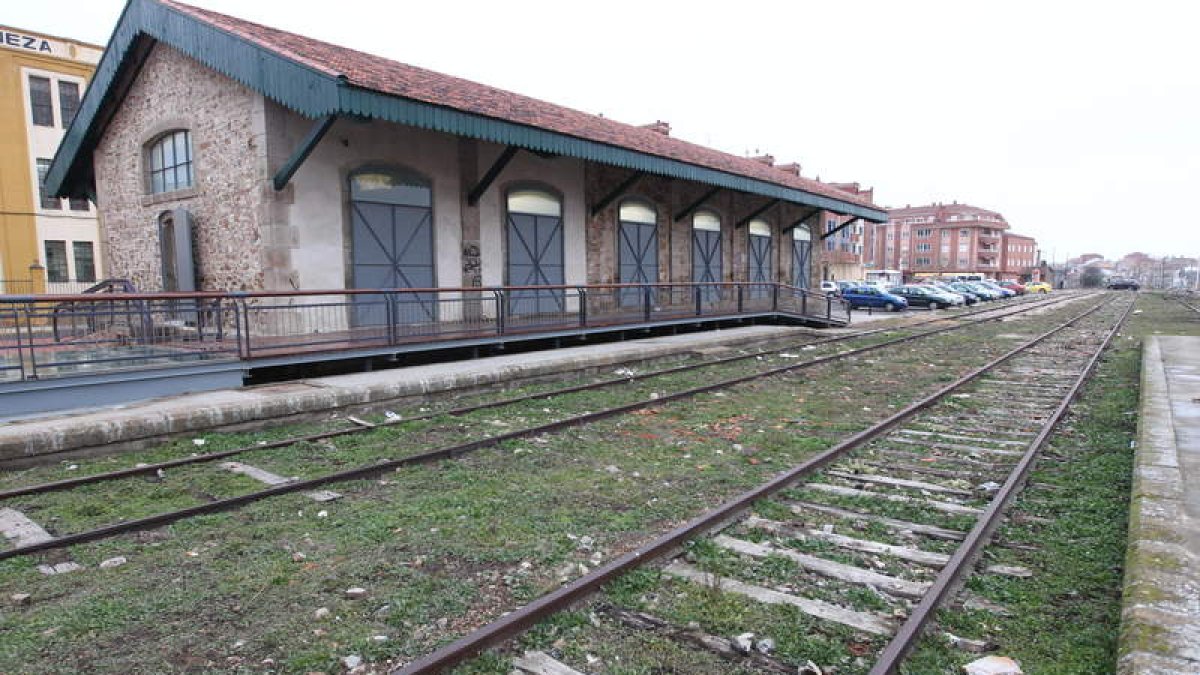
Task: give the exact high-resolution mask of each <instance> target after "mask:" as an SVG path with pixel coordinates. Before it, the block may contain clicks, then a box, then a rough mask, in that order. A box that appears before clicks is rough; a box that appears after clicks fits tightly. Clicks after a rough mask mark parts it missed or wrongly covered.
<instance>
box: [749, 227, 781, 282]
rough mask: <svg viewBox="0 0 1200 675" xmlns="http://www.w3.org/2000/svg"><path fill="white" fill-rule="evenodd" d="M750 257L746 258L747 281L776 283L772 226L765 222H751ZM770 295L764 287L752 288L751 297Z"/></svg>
mask: <svg viewBox="0 0 1200 675" xmlns="http://www.w3.org/2000/svg"><path fill="white" fill-rule="evenodd" d="M748 230H749V237H750V239H749V242H748V243H749V246H748V247H747V248H748V252H749V255H748V256H747V257H746V264H747V266H748V268H749V269H747V270H746V280H747V281H749V282H750V283H752V284H769V283H772V282H773V281H775V277H774V275H773V272H774V265H772V250H771V226H770V224H768V223H767V221H765V220H759V219H757V218H756V219H754V220H751V221H750V225H749V227H748ZM769 294H770V289H768V288H767V287H766V286H765V285H764V286H751V287H750V297H752V298H762V297H766V296H767V295H769Z"/></svg>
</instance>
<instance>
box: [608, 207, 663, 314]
mask: <svg viewBox="0 0 1200 675" xmlns="http://www.w3.org/2000/svg"><path fill="white" fill-rule="evenodd" d="M617 280H618V281H620V282H621V283H623V284H653V283H656V282H658V214H657V213H655V211H654V209H653V208H652V207H651V206H650V205H648V204H646V203H644V202H640V201H626V202H623V203H622V204H621V208H620V209H618V216H617ZM639 302H641V293H640V292H639V291H638V290H637V289H626V290H622V291H621V304H622V305H633V304H637V303H639Z"/></svg>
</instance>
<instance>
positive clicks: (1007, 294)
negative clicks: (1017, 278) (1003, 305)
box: [975, 281, 1017, 299]
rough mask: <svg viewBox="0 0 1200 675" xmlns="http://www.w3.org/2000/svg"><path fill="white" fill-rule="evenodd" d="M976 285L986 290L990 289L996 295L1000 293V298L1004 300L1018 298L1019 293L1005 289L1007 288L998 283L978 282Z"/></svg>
mask: <svg viewBox="0 0 1200 675" xmlns="http://www.w3.org/2000/svg"><path fill="white" fill-rule="evenodd" d="M975 283H977V284H980V285H982V286H983V287H984V288H986V289H988V290H990V291H994V292H996V293H999V294H1000V297H1001V298H1002V299H1004V298H1014V297H1016V295H1017V292H1016V291H1014V290H1011V289H1008V288H1005V287H1003V286H1001V285H1000V284H998V283H996V282H994V281H976V282H975Z"/></svg>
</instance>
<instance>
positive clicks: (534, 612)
mask: <svg viewBox="0 0 1200 675" xmlns="http://www.w3.org/2000/svg"><path fill="white" fill-rule="evenodd" d="M1110 301H1111V300H1110V299H1105V300H1102V301H1101V302H1100V303H1098V304H1096V305H1095V306H1094V307H1092V308H1091V309H1088V310H1087V311H1085V312H1083V313H1081V314H1078V315H1076V316H1075V317H1073V318H1071V319H1069V320H1068V321H1066V322H1065V323H1062V324H1060V325H1059V326H1058V327H1056V328H1053V329H1051V330H1050V331H1047V332H1045V333H1043V334H1041V335H1039V336H1037V337H1035V338H1033V339H1031V340H1029V341H1027V342H1024V343H1022V344H1021V345H1018V346H1017V347H1015V348H1013V349H1012V350H1010V351H1008V352H1006V353H1005V354H1003V355H1001V356H999V357H997V358H996V359H994V360H992V361H990V362H988V363H986V364H984V365H982V366H980V367H978V368H975V369H974V370H972V371H970V372H968V373H967V374H966V375H964V376H962V377H960V378H959V379H957V380H955V381H954V382H952V383H950V384H948V385H946V386H945V387H943V388H941V389H939V390H938V391H936V392H934V393H933V394H930V395H928V396H926V397H924V398H922V399H921V400H919V401H916V402H914V403H911V404H909V405H908V406H905V407H904V408H903V409H901V410H899V411H898V412H896V413H895V414H893V415H891V416H890V417H888V418H887V419H884V420H883V421H881V422H878V423H876V424H875V425H873V426H871V427H869V428H867V429H864V430H863V431H860V432H858V433H855V434H854V435H852V436H850V437H849V438H847V439H846V440H844V441H842V442H840V443H838V444H836V445H833V446H831V447H830V448H828V449H826V450H824V451H822V452H821V453H819V454H817V455H815V456H813V457H811V458H809V459H807V460H805V461H804V462H803V463H801V464H799V465H797V466H795V467H793V468H791V469H789V470H787V471H786V472H784V473H781V474H779V475H777V476H776V477H775V478H773V479H771V480H770V481H768V482H766V483H763V484H762V485H760V486H758V487H756V488H753V489H751V490H748V491H746V492H743V493H742V494H740V495H738V496H736V497H734V498H733V499H731V500H729V501H726V502H725V503H723V504H721V505H720V506H718V507H717V508H715V509H712V510H710V511H708V512H706V513H704V514H703V515H701V516H698V517H696V518H694V519H692V520H690V521H688V522H687V523H685V524H683V525H681V526H679V527H676V528H675V529H673V530H671V531H670V532H667V533H666V534H663V535H660V536H659V537H657V538H655V539H654V540H652V541H650V542H649V543H647V544H643V545H642V546H640V547H638V548H637V549H636V550H634V551H631V552H629V553H626V554H625V555H622V556H621V557H619V558H616V559H614V560H613V561H612V562H609V563H608V564H606V565H604V566H602V567H598V568H596V569H595V570H593V571H592V572H590V573H588V574H586V575H584V576H581V577H579V578H578V579H576V580H575V581H572V582H570V583H568V584H565V585H563V586H560V587H559V588H557V589H555V590H554V591H551V592H550V593H547V594H545V595H543V596H541V597H539V598H537V599H536V600H533V601H532V602H530V603H529V604H527V605H525V606H524V607H521V608H519V609H517V610H514V611H513V612H510V613H508V614H506V615H504V616H502V617H500V618H499V619H496V620H495V621H493V622H491V623H489V624H487V625H486V626H483V627H482V628H479V629H478V630H476V631H474V632H472V633H470V634H468V635H465V636H463V637H462V638H459V639H458V640H456V641H454V642H452V643H450V644H448V645H446V646H444V647H442V648H441V649H438V650H436V651H434V652H432V653H430V654H427V655H425V656H423V657H421V658H419V659H417V660H415V661H413V662H411V663H409V664H408V665H405V666H402V667H400V668H397V669H395V670H393V671H391V674H390V675H418V674H426V673H438V672H442V671H444V670H446V669H448V668H451V667H453V666H455V665H457V664H459V663H461V662H462V661H464V660H466V659H468V658H470V657H472V656H474V655H476V654H478V653H480V652H482V651H483V650H484V649H486V648H488V647H490V646H493V645H495V644H498V643H500V642H502V641H504V640H507V639H509V638H512V637H515V636H517V635H519V634H521V633H522V632H524V631H525V630H527V629H529V628H530V627H532V626H533V625H534V624H536V623H537V622H538V621H541V620H542V619H545V618H546V617H548V616H550V615H551V614H554V613H555V612H557V611H559V610H561V609H563V608H565V607H568V606H570V605H571V604H573V603H575V602H578V601H579V600H581V599H582V598H584V597H585V596H587V595H589V594H591V593H593V592H595V591H596V590H599V588H600V587H601V586H603V585H604V584H606V583H608V582H610V581H613V580H614V579H616V578H617V577H619V576H621V575H622V574H625V573H626V572H629V571H631V570H633V569H635V568H637V567H640V566H641V565H644V564H646V563H647V562H651V561H653V560H656V559H658V558H661V557H663V556H665V555H667V554H669V553H671V552H672V551H676V550H678V549H679V548H680V547H681V546H682V545H683V544H684V543H685V542H687V541H688V540H691V539H695V538H696V537H698V536H702V535H704V534H707V533H709V532H712V531H714V530H717V529H720V528H721V527H724V526H725V524H726V523H728V522H729V521H731V520H733V519H736V518H737V517H739V516H740V515H741V514H742V513H743V512H745V511H746V510H747V509H748V508H749V507H750V506H751V505H752V504H754V503H755V502H757V501H759V500H760V499H763V498H764V497H768V496H770V495H772V494H774V493H775V492H778V491H780V490H782V489H785V488H787V487H790V486H791V485H793V484H794V483H795V482H796V481H797V480H799V479H801V478H803V477H804V476H807V475H808V474H811V473H813V472H814V471H816V470H817V469H820V468H821V467H823V466H825V465H827V464H829V463H830V462H833V461H834V460H836V459H839V458H841V457H842V456H843V455H845V454H846V453H848V452H850V451H851V450H854V449H856V448H858V447H860V446H862V445H863V444H865V443H868V442H870V441H872V440H875V439H876V438H879V437H880V436H883V435H884V434H886V433H888V432H889V431H891V430H892V429H894V428H895V427H896V426H898V425H900V424H901V423H903V422H905V421H906V420H908V419H909V418H911V417H912V416H913V415H915V414H917V413H918V412H920V411H922V410H925V409H926V408H929V407H931V406H933V405H934V404H936V403H938V402H939V401H941V400H942V399H943V398H945V397H946V396H947V395H949V394H950V393H952V392H954V391H956V390H958V389H960V388H962V387H963V386H965V385H967V384H969V383H971V382H973V381H974V380H976V379H978V378H979V377H980V376H982V375H984V374H986V373H988V372H990V371H991V370H993V369H995V368H996V367H998V366H1000V365H1002V364H1004V363H1006V362H1008V361H1009V360H1011V359H1012V358H1014V357H1016V356H1018V355H1019V354H1021V353H1022V352H1024V351H1025V350H1027V349H1029V348H1031V347H1033V346H1035V345H1037V344H1039V343H1041V342H1043V341H1045V340H1047V339H1049V338H1050V337H1052V336H1054V335H1056V334H1058V333H1059V332H1061V331H1063V330H1066V329H1067V328H1068V327H1070V326H1071V325H1073V324H1074V323H1076V322H1077V321H1080V320H1082V319H1084V318H1085V317H1087V316H1089V315H1091V314H1092V313H1094V312H1096V311H1097V310H1099V309H1100V308H1101V307H1104V306H1105V305H1107V304H1108V303H1109V302H1110Z"/></svg>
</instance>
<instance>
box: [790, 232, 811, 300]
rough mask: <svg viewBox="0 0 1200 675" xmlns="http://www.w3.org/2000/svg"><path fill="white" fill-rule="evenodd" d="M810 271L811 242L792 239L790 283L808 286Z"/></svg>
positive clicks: (801, 286)
mask: <svg viewBox="0 0 1200 675" xmlns="http://www.w3.org/2000/svg"><path fill="white" fill-rule="evenodd" d="M811 272H812V242H811V241H809V240H807V239H796V238H793V239H792V285H793V286H795V287H796V288H808V279H809V276H810V274H811Z"/></svg>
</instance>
